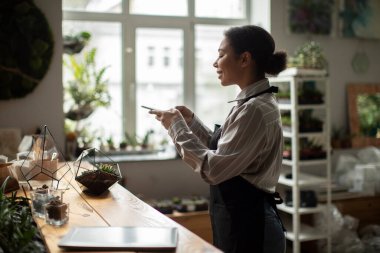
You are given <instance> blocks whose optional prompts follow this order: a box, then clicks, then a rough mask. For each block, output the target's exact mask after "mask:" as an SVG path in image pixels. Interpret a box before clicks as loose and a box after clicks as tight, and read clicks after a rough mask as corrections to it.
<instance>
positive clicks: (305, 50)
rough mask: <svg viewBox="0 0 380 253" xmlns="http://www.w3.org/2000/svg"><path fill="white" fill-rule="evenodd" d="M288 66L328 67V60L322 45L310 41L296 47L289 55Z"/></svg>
mask: <svg viewBox="0 0 380 253" xmlns="http://www.w3.org/2000/svg"><path fill="white" fill-rule="evenodd" d="M288 67H299V68H309V69H327V60H326V58H325V56H324V54H323V50H322V48H321V46H320V45H319V44H318V43H316V42H315V41H309V42H307V43H305V44H303V45H301V46H300V47H298V48H297V49H296V51H295V52H294V55H293V56H292V57H289V62H288Z"/></svg>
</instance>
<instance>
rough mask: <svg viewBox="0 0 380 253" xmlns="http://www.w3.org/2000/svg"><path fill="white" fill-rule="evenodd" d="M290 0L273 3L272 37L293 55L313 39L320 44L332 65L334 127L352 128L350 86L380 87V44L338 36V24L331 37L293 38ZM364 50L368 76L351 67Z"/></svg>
mask: <svg viewBox="0 0 380 253" xmlns="http://www.w3.org/2000/svg"><path fill="white" fill-rule="evenodd" d="M287 2H288V1H287V0H286V1H278V0H272V1H271V20H270V24H271V33H272V35H273V37H274V39H275V41H276V45H277V49H285V50H286V51H287V52H288V53H289V54H290V55H291V54H293V52H294V50H295V49H296V48H297V47H298V46H300V45H302V44H303V43H305V42H306V41H308V40H310V39H312V40H315V41H316V42H318V43H319V44H320V45H321V46H322V48H323V50H324V52H325V55H326V57H327V60H328V63H329V77H330V81H329V83H330V98H331V104H332V106H331V108H330V109H331V114H330V116H331V125H332V126H337V127H348V112H347V108H348V105H347V96H346V85H347V84H348V83H378V84H380V75H379V72H380V41H379V40H377V41H376V40H359V39H347V38H342V37H340V36H339V35H338V29H337V20H335V23H336V24H335V25H334V27H333V35H331V36H312V37H311V36H307V35H294V34H290V32H289V30H288V28H287ZM335 16H336V15H335ZM360 49H362V50H364V51H365V52H366V53H367V55H368V57H369V62H370V66H369V69H368V72H367V73H365V74H356V73H355V72H354V71H353V70H352V67H351V60H352V58H353V56H354V54H355V52H356V51H357V50H360Z"/></svg>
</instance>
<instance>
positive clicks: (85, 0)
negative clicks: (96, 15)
mask: <svg viewBox="0 0 380 253" xmlns="http://www.w3.org/2000/svg"><path fill="white" fill-rule="evenodd" d="M121 2H122V0H63V1H62V6H63V10H65V11H88V12H110V13H121Z"/></svg>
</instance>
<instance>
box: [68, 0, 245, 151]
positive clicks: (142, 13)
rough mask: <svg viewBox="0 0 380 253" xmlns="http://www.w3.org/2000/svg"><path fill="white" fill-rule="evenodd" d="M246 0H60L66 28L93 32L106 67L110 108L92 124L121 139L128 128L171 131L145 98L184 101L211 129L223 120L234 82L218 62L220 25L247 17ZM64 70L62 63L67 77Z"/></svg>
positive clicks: (166, 103) (160, 102)
mask: <svg viewBox="0 0 380 253" xmlns="http://www.w3.org/2000/svg"><path fill="white" fill-rule="evenodd" d="M247 10H249V1H248V0H208V1H204V0H129V1H123V0H63V11H64V15H63V17H64V20H63V35H70V34H76V33H78V32H81V31H87V32H89V33H91V35H92V37H91V40H90V41H89V43H88V45H86V47H85V49H84V50H89V49H91V48H94V47H96V48H97V56H96V63H97V65H98V66H99V67H101V66H107V70H106V72H105V77H106V78H107V79H108V88H109V92H110V95H111V103H110V106H109V107H104V108H99V109H97V110H96V111H95V112H94V113H93V114H92V115H91V116H90V117H89V118H88V119H86V121H87V125H88V131H89V132H90V133H91V134H93V135H94V136H100V137H101V138H102V139H98V140H95V142H94V143H93V145H94V146H96V145H99V144H100V141H102V142H105V141H106V140H107V139H109V138H112V139H113V141H114V142H115V143H116V144H117V143H119V142H121V141H122V140H123V138H124V133H125V132H128V133H129V134H130V135H133V134H136V135H137V136H139V137H143V136H144V135H145V134H146V133H147V132H148V131H150V130H153V131H154V135H153V136H152V137H153V138H152V140H151V141H152V142H153V144H157V143H159V142H161V141H162V140H164V139H166V138H168V137H167V131H166V130H165V129H164V128H163V127H162V126H161V125H160V124H158V122H157V121H156V120H155V119H154V117H153V116H152V115H150V114H148V112H147V111H146V110H145V109H143V108H141V105H146V106H150V107H155V108H158V109H169V108H171V107H174V106H175V105H181V104H184V105H186V106H188V107H189V108H190V109H192V110H193V111H195V113H196V114H197V115H198V116H199V117H200V118H201V119H202V120H204V123H205V124H206V125H208V126H209V127H210V128H211V129H212V128H213V125H214V124H215V123H221V122H223V121H224V119H225V117H226V116H227V114H228V112H229V110H230V109H231V104H228V103H227V101H228V100H232V99H234V98H235V96H236V95H237V92H238V89H237V87H236V86H232V87H221V85H220V82H219V80H218V79H217V75H216V71H215V68H214V67H213V66H212V64H213V62H214V61H215V60H216V58H217V56H218V48H219V44H220V41H221V40H222V39H223V31H224V30H226V29H227V28H229V27H231V26H235V25H244V24H248V20H249V13H248V11H247ZM65 81H67V73H66V71H65V69H64V82H65Z"/></svg>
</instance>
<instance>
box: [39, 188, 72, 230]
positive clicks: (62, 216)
mask: <svg viewBox="0 0 380 253" xmlns="http://www.w3.org/2000/svg"><path fill="white" fill-rule="evenodd" d="M56 193H57V194H56V196H54V198H52V199H51V200H50V201H49V202H48V203H47V204H45V205H44V208H45V220H46V223H47V224H50V225H54V226H61V225H63V224H65V223H66V222H67V221H68V220H69V204H68V203H64V202H63V198H62V196H63V192H61V191H57V192H56Z"/></svg>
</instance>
